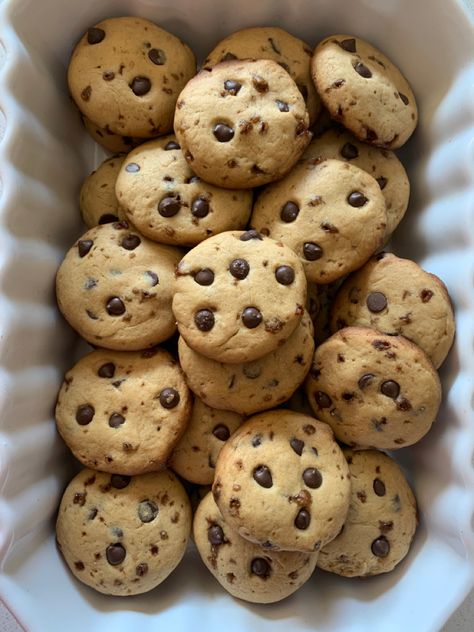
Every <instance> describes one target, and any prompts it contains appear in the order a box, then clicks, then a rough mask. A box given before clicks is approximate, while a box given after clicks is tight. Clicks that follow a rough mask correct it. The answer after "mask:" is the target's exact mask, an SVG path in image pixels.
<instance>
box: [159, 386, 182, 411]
mask: <svg viewBox="0 0 474 632" xmlns="http://www.w3.org/2000/svg"><path fill="white" fill-rule="evenodd" d="M180 399H181V398H180V396H179V393H178V391H177V390H176V389H175V388H164V389H163V390H162V391H161V393H160V404H161V405H162V406H163V408H167V409H168V410H169V409H171V408H175V407H176V406H177V405H178V404H179V400H180Z"/></svg>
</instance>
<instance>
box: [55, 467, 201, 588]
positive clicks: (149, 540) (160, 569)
mask: <svg viewBox="0 0 474 632" xmlns="http://www.w3.org/2000/svg"><path fill="white" fill-rule="evenodd" d="M191 521H192V517H191V507H190V504H189V500H188V497H187V495H186V492H185V491H184V489H183V487H182V485H181V484H180V482H179V481H178V479H177V478H176V477H175V475H174V474H173V473H172V472H169V471H164V472H159V473H152V474H143V475H141V476H134V477H133V478H131V477H130V476H122V475H120V474H112V476H111V475H110V474H106V473H104V472H95V471H93V470H88V469H84V470H82V471H81V472H79V474H78V475H77V476H76V477H75V478H73V479H72V481H71V482H70V483H69V485H68V486H67V488H66V491H65V492H64V495H63V497H62V500H61V505H60V507H59V514H58V518H57V523H56V541H57V544H58V547H59V550H60V551H61V553H62V555H63V557H64V559H65V561H66V563H67V565H68V566H69V569H70V570H71V572H72V573H73V575H74V576H75V577H76V578H77V579H79V580H80V581H81V582H83V583H84V584H87V585H88V586H90V587H91V588H94V589H95V590H97V591H98V592H101V593H104V594H106V595H117V596H128V595H138V594H140V593H144V592H147V591H149V590H152V589H153V588H155V587H156V586H158V585H159V584H161V582H163V581H164V580H165V579H166V578H167V577H168V575H169V574H170V573H171V572H172V571H173V570H174V569H175V568H176V566H177V565H178V564H179V562H180V561H181V559H182V557H183V555H184V553H185V550H186V546H187V543H188V540H189V535H190V530H191Z"/></svg>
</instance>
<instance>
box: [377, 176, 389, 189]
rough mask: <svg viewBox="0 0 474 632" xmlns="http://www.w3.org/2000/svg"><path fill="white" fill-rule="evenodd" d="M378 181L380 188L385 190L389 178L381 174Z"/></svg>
mask: <svg viewBox="0 0 474 632" xmlns="http://www.w3.org/2000/svg"><path fill="white" fill-rule="evenodd" d="M377 182H378V183H379V187H380V190H381V191H383V190H384V189H385V187H386V185H387V178H384V177H383V176H380V177H378V178H377Z"/></svg>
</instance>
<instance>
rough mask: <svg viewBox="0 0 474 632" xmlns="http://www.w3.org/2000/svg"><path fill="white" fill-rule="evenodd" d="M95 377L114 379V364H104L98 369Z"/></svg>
mask: <svg viewBox="0 0 474 632" xmlns="http://www.w3.org/2000/svg"><path fill="white" fill-rule="evenodd" d="M97 375H98V376H99V377H114V375H115V364H114V363H113V362H106V363H105V364H103V365H102V366H100V367H99V370H98V371H97Z"/></svg>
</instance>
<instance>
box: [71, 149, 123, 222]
mask: <svg viewBox="0 0 474 632" xmlns="http://www.w3.org/2000/svg"><path fill="white" fill-rule="evenodd" d="M123 161H124V157H123V156H112V158H107V160H104V162H103V163H101V164H100V165H99V166H98V167H97V169H96V170H95V171H93V172H92V173H91V174H90V175H89V176H87V178H86V179H85V180H84V182H83V184H82V187H81V192H80V194H79V207H80V209H81V214H82V219H83V220H84V224H85V225H86V226H87V228H92V227H93V226H97V225H98V224H109V223H111V222H118V221H119V219H125V218H124V217H123V212H122V211H121V209H120V205H119V203H118V200H117V197H116V195H115V182H116V180H117V176H118V174H119V171H120V167H121V165H122V163H123Z"/></svg>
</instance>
